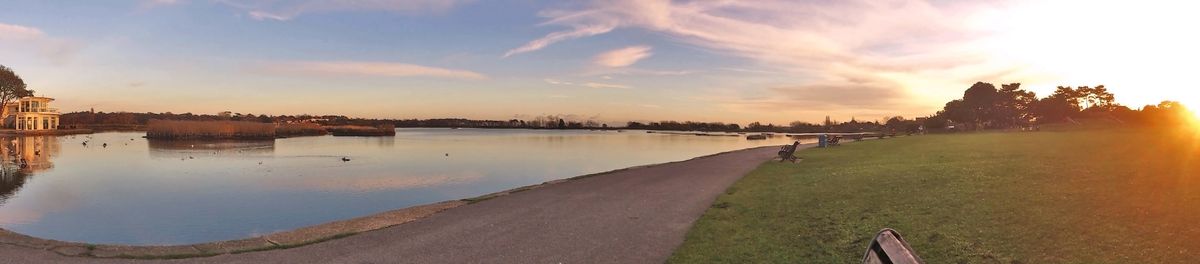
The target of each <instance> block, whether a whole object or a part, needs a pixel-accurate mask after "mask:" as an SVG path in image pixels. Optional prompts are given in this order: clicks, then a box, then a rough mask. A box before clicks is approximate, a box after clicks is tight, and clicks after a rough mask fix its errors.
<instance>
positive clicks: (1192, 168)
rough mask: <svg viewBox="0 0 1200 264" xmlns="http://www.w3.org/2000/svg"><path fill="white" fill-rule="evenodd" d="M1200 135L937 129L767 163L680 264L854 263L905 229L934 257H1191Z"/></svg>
mask: <svg viewBox="0 0 1200 264" xmlns="http://www.w3.org/2000/svg"><path fill="white" fill-rule="evenodd" d="M1198 146H1200V139H1198V138H1197V135H1196V134H1192V133H1181V132H1171V131H1156V130H1129V129H1127V130H1100V131H1096V130H1091V131H1066V132H1038V133H981V134H960V135H927V136H914V137H902V138H896V139H887V140H874V141H864V142H857V143H853V144H846V145H844V146H841V147H836V148H831V149H808V150H804V151H802V152H801V153H800V154H799V155H800V156H802V157H804V161H802V162H800V163H796V164H792V163H778V162H768V163H764V164H763V165H762V166H760V167H759V168H757V169H756V170H755V171H753V172H751V173H750V174H749V175H747V176H746V177H745V178H743V179H742V180H740V181H739V182H738V183H736V184H735V185H734V186H732V187H731V188H730V189H729V190H727V191H726V193H725V194H722V195H721V196H720V197H719V198H718V199H717V201H716V202H715V203H714V205H713V207H712V208H710V209H709V210H708V211H707V212H706V213H705V214H704V216H703V217H702V218H701V219H700V220H699V221H697V222H696V224H695V225H694V226H693V227H692V229H691V231H690V232H689V233H688V235H687V240H686V241H685V242H684V245H682V246H681V247H680V248H679V249H678V250H677V251H676V252H675V254H674V255H673V256H672V257H671V259H670V262H671V263H855V262H858V261H859V260H860V259H861V257H862V254H863V251H864V250H865V249H866V246H867V243H868V242H869V240H870V238H871V236H872V235H874V234H875V232H877V231H879V230H880V229H882V228H885V227H890V228H895V229H897V230H899V231H900V232H901V233H902V234H904V235H905V238H906V239H907V240H909V243H911V244H912V246H913V247H914V248H915V250H916V251H917V253H918V254H919V255H920V256H921V257H922V258H924V259H925V260H926V261H927V262H928V263H1064V262H1065V263H1183V262H1192V261H1193V260H1195V259H1196V255H1197V254H1200V252H1198V251H1200V249H1197V248H1195V247H1194V246H1192V245H1193V243H1192V241H1191V238H1193V237H1198V236H1200V227H1198V226H1197V225H1195V223H1200V176H1197V175H1196V172H1197V171H1200V170H1197V167H1198V166H1200V160H1197V157H1200V147H1198Z"/></svg>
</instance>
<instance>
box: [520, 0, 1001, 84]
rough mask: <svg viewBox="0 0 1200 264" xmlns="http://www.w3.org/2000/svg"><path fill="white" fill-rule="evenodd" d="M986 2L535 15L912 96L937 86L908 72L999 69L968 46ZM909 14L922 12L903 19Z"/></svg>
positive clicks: (587, 8) (731, 4) (602, 6)
mask: <svg viewBox="0 0 1200 264" xmlns="http://www.w3.org/2000/svg"><path fill="white" fill-rule="evenodd" d="M987 8H988V5H987V4H986V3H978V2H964V3H958V2H953V3H942V2H932V1H923V0H896V1H869V0H850V1H834V2H826V1H821V2H809V1H789V0H777V1H775V0H763V1H753V2H741V1H669V0H617V1H592V2H590V4H584V5H576V6H574V7H572V8H566V9H551V10H546V11H543V12H542V14H543V16H545V17H546V18H547V20H546V21H545V22H543V23H542V25H547V26H561V27H566V28H570V30H566V31H559V32H555V33H558V34H566V33H568V32H576V31H578V29H583V28H600V29H604V30H597V31H592V32H590V33H589V34H572V35H571V37H570V38H582V37H588V36H594V35H599V34H604V33H608V32H612V31H615V30H620V29H625V28H631V29H637V30H646V31H652V32H657V33H661V34H662V35H663V36H667V37H668V38H670V39H673V40H675V41H678V42H681V43H685V44H689V45H692V46H694V47H698V48H701V49H702V50H707V51H710V52H713V53H717V54H727V55H732V56H737V57H743V58H748V59H751V60H754V61H756V62H758V63H761V64H763V65H766V66H767V67H772V68H776V69H778V71H780V73H782V74H789V75H793V76H797V79H803V80H806V81H810V82H811V83H820V84H821V85H824V87H829V88H831V89H842V88H845V89H853V88H854V87H860V85H861V84H862V83H863V82H872V83H890V84H894V86H886V87H882V88H881V89H884V90H895V91H897V94H900V95H906V96H916V95H917V94H920V93H909V92H907V91H908V90H911V89H938V88H932V87H937V86H935V85H928V84H929V83H928V82H925V83H921V82H917V81H914V80H922V79H934V80H945V79H946V76H956V77H964V76H978V75H981V74H985V73H989V72H995V71H998V70H1001V69H1004V67H1003V66H1002V65H996V64H993V63H989V61H988V59H989V58H988V57H986V56H984V55H983V54H985V53H984V52H982V50H981V49H980V48H979V47H980V45H976V44H978V43H977V40H978V39H979V37H980V35H982V34H985V33H986V32H984V31H982V30H980V29H978V28H975V27H973V25H975V23H973V22H975V21H973V20H972V18H971V17H970V16H971V15H972V14H976V13H978V12H977V11H979V10H983V9H987ZM912 17H921V18H922V19H909V18H912ZM552 35H554V33H552ZM556 36H557V35H554V36H551V35H547V36H546V37H543V38H541V39H537V40H534V42H536V43H538V44H540V45H527V46H535V47H536V48H532V49H519V51H522V52H527V51H532V50H537V49H540V48H545V47H546V46H547V45H549V44H552V43H554V42H557V41H560V40H563V39H570V38H563V37H560V38H554V37H556ZM545 39H552V40H556V41H543V40H545ZM534 42H531V43H534ZM635 51H639V50H633V49H630V50H625V51H624V53H623V54H624V55H626V56H616V53H615V52H614V54H612V55H611V56H610V57H611V58H613V59H611V60H605V61H604V62H601V60H599V56H598V57H597V60H596V61H595V62H596V64H598V65H605V66H610V67H621V66H628V65H632V64H634V63H636V62H637V59H641V58H644V56H642V57H638V56H635V55H638V54H640V53H638V52H635ZM645 51H646V52H648V51H649V50H648V49H647V50H645ZM510 53H511V52H510ZM647 54H648V53H647ZM606 58H608V57H606ZM620 58H625V59H623V60H622V59H620ZM727 70H728V69H727ZM731 71H740V72H752V71H745V70H743V69H734V70H731ZM759 73H765V72H759ZM597 74H610V73H607V72H599V73H597ZM765 89H768V88H767V87H759V88H754V89H748V90H747V91H746V92H747V93H758V92H761V91H762V90H765ZM834 92H835V93H836V91H834ZM935 94H936V93H935ZM787 98H790V97H787ZM830 99H833V100H845V99H846V98H830ZM790 103H798V101H796V100H791V102H790Z"/></svg>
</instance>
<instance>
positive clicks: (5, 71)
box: [0, 65, 33, 116]
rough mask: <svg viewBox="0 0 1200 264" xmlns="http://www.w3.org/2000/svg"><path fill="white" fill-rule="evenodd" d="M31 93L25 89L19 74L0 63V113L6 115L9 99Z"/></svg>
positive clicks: (31, 93) (30, 94) (31, 92)
mask: <svg viewBox="0 0 1200 264" xmlns="http://www.w3.org/2000/svg"><path fill="white" fill-rule="evenodd" d="M32 95H33V91H32V90H29V89H26V86H25V80H22V79H21V76H19V75H17V73H15V72H13V71H12V69H9V68H8V67H5V66H4V65H0V113H3V114H4V116H8V113H5V111H7V109H8V102H9V101H12V100H16V99H18V98H21V97H26V96H32Z"/></svg>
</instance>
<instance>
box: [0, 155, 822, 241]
mask: <svg viewBox="0 0 1200 264" xmlns="http://www.w3.org/2000/svg"><path fill="white" fill-rule="evenodd" d="M804 145H811V144H804ZM771 147H778V146H762V147H751V148H744V149H736V150H730V151H723V152H718V153H714V154H708V155H702V156H697V157H692V158H688V159H685V160H678V161H671V162H663V163H655V164H647V165H639V166H632V167H627V168H620V169H615V170H610V171H604V172H598V173H592V174H584V175H579V176H573V177H569V178H563V179H557V180H551V181H546V182H543V183H539V184H533V185H527V186H522V187H517V188H512V189H508V190H503V191H498V192H494V193H489V194H484V195H480V196H476V197H471V198H463V199H456V200H448V201H442V202H436V203H430V204H423V205H416V206H410V207H405V208H399V209H394V210H389V211H384V212H380V213H375V214H371V215H366V216H360V217H355V218H350V219H345V220H337V221H332V222H327V223H321V224H316V225H311V226H305V227H300V228H296V229H292V230H288V231H282V232H278V233H272V234H268V235H263V236H258V237H251V238H243V239H234V240H223V241H212V242H205V243H196V244H183V245H110V244H91V243H81V242H68V241H58V240H51V239H43V238H38V237H33V236H29V235H24V234H20V233H16V232H13V231H10V230H7V229H4V228H0V244H4V245H14V246H20V247H25V248H33V249H40V250H46V251H50V252H54V253H56V254H58V255H62V256H68V257H83V258H116V259H183V258H200V257H212V256H218V255H226V254H240V253H249V252H258V251H269V250H279V249H288V248H295V247H301V246H306V245H311V244H316V243H321V242H325V241H330V240H335V239H340V238H345V237H349V236H354V235H357V234H361V233H365V232H371V231H377V230H381V229H385V228H388V227H393V226H397V225H402V224H405V223H409V222H412V221H416V220H419V219H422V218H426V217H429V216H432V215H435V214H437V213H440V212H442V211H445V210H449V209H453V208H456V207H460V206H464V205H469V204H474V203H478V202H482V201H485V200H489V199H493V198H497V197H502V196H506V195H510V194H514V193H519V192H523V191H528V190H533V189H539V188H544V187H549V186H554V185H556V184H560V183H565V182H569V181H575V180H580V179H585V178H590V177H595V176H602V175H607V174H613V173H618V172H623V171H628V170H633V169H640V168H649V167H657V166H664V165H668V164H675V163H681V162H687V161H692V160H697V159H703V158H708V157H713V156H718V155H723V154H728V153H733V152H739V151H746V150H751V149H759V148H771Z"/></svg>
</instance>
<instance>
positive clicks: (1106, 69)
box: [0, 0, 1200, 124]
mask: <svg viewBox="0 0 1200 264" xmlns="http://www.w3.org/2000/svg"><path fill="white" fill-rule="evenodd" d="M1196 10H1200V4H1196V3H1194V2H1191V1H1155V0H1151V1H654V0H630V1H525V0H512V1H457V0H358V1H349V0H342V1H315V0H311V1H310V0H296V1H288V0H154V1H44V0H0V64H2V65H6V66H8V67H10V68H13V69H14V70H15V71H16V72H17V73H18V74H20V75H21V76H22V77H23V78H24V79H25V81H26V83H28V84H29V86H30V88H31V89H34V90H36V91H37V92H38V93H39V95H43V96H50V97H55V98H57V99H58V101H56V102H55V104H56V105H57V106H58V107H59V108H61V109H62V111H77V110H87V109H89V108H93V107H94V108H95V109H96V110H97V111H132V112H148V111H149V112H168V111H169V112H175V113H183V112H193V113H216V112H218V111H224V110H229V111H234V112H241V113H254V114H302V113H308V114H340V115H348V116H356V117H370V118H436V117H466V118H476V119H509V118H527V117H530V116H534V115H545V114H567V115H573V116H575V117H577V118H578V119H588V118H594V119H598V120H601V121H606V122H612V123H618V122H623V121H626V120H643V121H644V120H695V121H724V122H737V123H742V124H744V123H747V122H751V121H762V122H773V123H787V122H789V121H793V120H801V121H810V122H816V121H820V120H822V119H823V118H824V117H825V116H826V115H829V116H832V117H833V118H834V119H837V120H849V119H850V118H851V117H856V118H858V119H863V120H877V119H881V118H882V117H884V116H890V115H903V116H906V117H917V116H924V115H928V114H931V113H933V112H934V111H936V110H937V109H940V108H941V106H942V105H943V104H944V103H945V102H946V101H949V100H951V99H954V98H958V97H961V95H962V91H963V90H964V89H966V88H967V87H969V86H970V85H971V84H972V83H974V82H976V81H987V82H993V83H997V84H999V83H1010V82H1020V83H1023V87H1025V88H1027V89H1030V90H1032V91H1035V92H1038V93H1039V95H1045V94H1046V93H1047V92H1048V91H1050V90H1052V89H1053V87H1054V86H1057V85H1071V86H1076V85H1092V86H1094V85H1097V84H1104V85H1105V86H1106V87H1108V88H1109V89H1110V90H1111V91H1112V92H1114V93H1115V94H1116V95H1117V99H1118V102H1119V103H1122V104H1126V105H1129V106H1131V107H1133V108H1139V107H1141V106H1142V105H1145V104H1150V103H1157V102H1158V101H1161V100H1164V99H1172V100H1179V101H1183V102H1185V104H1190V105H1200V96H1198V95H1200V92H1197V90H1198V89H1200V87H1197V85H1196V82H1195V81H1194V80H1191V78H1190V77H1192V76H1194V75H1195V69H1196V68H1197V67H1196V66H1195V65H1194V63H1195V62H1197V61H1200V51H1197V49H1198V48H1200V34H1197V33H1196V32H1197V31H1198V29H1197V27H1198V25H1200V16H1198V15H1195V14H1193V13H1194V12H1195V11H1196Z"/></svg>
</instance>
